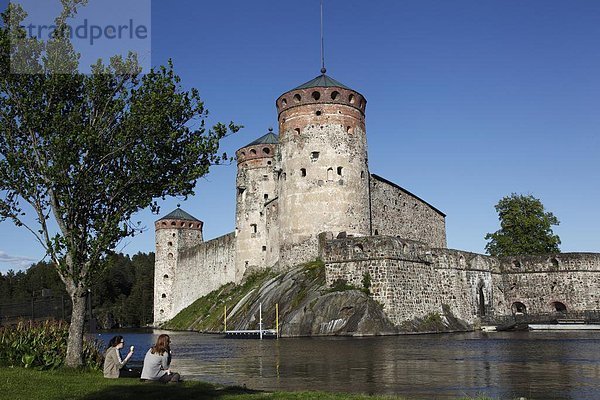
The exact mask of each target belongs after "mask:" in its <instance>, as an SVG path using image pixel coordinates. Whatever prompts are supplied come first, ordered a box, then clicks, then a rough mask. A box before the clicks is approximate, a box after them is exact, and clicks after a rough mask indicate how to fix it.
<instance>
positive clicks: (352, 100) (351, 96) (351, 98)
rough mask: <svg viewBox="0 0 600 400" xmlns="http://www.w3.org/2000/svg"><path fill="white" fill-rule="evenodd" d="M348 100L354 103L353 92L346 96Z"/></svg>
mask: <svg viewBox="0 0 600 400" xmlns="http://www.w3.org/2000/svg"><path fill="white" fill-rule="evenodd" d="M348 100H349V101H350V104H354V102H355V101H356V99H355V98H354V95H353V94H351V95H350V97H348Z"/></svg>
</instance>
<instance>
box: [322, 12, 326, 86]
mask: <svg viewBox="0 0 600 400" xmlns="http://www.w3.org/2000/svg"><path fill="white" fill-rule="evenodd" d="M325 72H327V69H326V68H325V40H324V38H323V0H321V73H322V74H323V75H325Z"/></svg>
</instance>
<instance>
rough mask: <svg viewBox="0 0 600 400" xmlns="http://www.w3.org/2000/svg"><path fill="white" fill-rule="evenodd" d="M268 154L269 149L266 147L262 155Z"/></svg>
mask: <svg viewBox="0 0 600 400" xmlns="http://www.w3.org/2000/svg"><path fill="white" fill-rule="evenodd" d="M270 152H271V149H269V148H268V147H265V148H264V149H263V153H265V154H269V153H270Z"/></svg>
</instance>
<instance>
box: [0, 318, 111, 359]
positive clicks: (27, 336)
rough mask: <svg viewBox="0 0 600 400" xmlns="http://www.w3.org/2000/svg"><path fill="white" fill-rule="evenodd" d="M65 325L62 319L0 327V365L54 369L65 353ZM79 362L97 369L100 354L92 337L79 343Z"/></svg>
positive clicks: (67, 331) (67, 327) (66, 329)
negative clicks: (80, 356)
mask: <svg viewBox="0 0 600 400" xmlns="http://www.w3.org/2000/svg"><path fill="white" fill-rule="evenodd" d="M68 336H69V325H68V324H67V323H66V322H62V321H58V322H57V321H52V320H49V321H44V322H40V323H35V322H30V321H21V322H19V323H18V324H17V325H15V326H10V327H2V328H0V364H1V365H4V366H6V365H8V366H15V367H16V366H21V367H25V368H36V369H56V368H58V367H61V366H62V365H63V362H64V359H65V355H66V353H67V337H68ZM83 365H84V366H85V367H87V368H89V369H100V367H101V366H102V353H101V351H100V344H99V343H98V342H97V341H96V340H88V339H85V340H84V342H83Z"/></svg>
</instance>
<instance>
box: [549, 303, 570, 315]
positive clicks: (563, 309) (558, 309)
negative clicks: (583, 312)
mask: <svg viewBox="0 0 600 400" xmlns="http://www.w3.org/2000/svg"><path fill="white" fill-rule="evenodd" d="M552 309H553V311H556V312H560V313H564V312H567V306H565V303H561V302H560V301H555V302H553V303H552Z"/></svg>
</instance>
